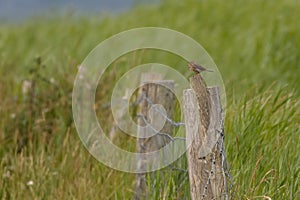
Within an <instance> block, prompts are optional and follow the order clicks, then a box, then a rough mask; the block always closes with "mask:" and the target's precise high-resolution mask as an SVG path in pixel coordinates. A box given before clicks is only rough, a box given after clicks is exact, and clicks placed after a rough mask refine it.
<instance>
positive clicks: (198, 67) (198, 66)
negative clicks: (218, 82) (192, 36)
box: [188, 61, 213, 74]
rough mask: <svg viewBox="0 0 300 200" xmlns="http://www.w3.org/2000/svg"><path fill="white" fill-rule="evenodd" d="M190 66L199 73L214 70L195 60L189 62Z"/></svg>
mask: <svg viewBox="0 0 300 200" xmlns="http://www.w3.org/2000/svg"><path fill="white" fill-rule="evenodd" d="M188 66H189V69H190V70H192V71H194V72H195V73H196V74H199V73H201V72H204V71H208V72H213V71H212V70H209V69H206V68H204V67H202V66H201V65H199V64H196V63H195V62H193V61H191V62H188Z"/></svg>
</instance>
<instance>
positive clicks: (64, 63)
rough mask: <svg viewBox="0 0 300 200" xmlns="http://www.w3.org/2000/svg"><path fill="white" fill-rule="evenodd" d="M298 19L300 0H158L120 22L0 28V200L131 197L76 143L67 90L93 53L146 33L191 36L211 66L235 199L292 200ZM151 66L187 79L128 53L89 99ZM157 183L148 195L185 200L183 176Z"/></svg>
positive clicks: (298, 194) (128, 177) (299, 113)
mask: <svg viewBox="0 0 300 200" xmlns="http://www.w3.org/2000/svg"><path fill="white" fill-rule="evenodd" d="M299 11H300V4H299V2H298V1H296V0H295V1H292V0H287V1H270V0H265V1H259V0H254V1H242V0H237V1H227V2H222V1H218V0H211V1H200V0H199V1H196V0H186V1H184V2H175V1H172V0H166V1H164V2H163V3H162V4H160V5H156V6H153V5H152V6H139V7H137V8H134V9H132V10H130V11H128V12H126V13H122V14H120V15H118V16H107V17H103V16H102V17H99V18H98V17H95V16H93V17H92V18H76V19H74V18H72V16H69V15H68V16H67V15H66V16H61V17H57V18H53V19H41V18H36V19H32V20H30V21H28V22H24V23H21V24H4V23H3V24H1V25H0V73H1V78H0V99H1V103H0V113H1V118H0V158H1V160H0V197H1V199H131V198H132V196H133V193H134V178H135V175H133V174H128V173H123V172H118V171H115V170H112V169H110V168H108V167H106V166H104V165H102V164H100V163H99V162H98V161H96V160H95V159H94V158H92V157H91V155H90V154H89V153H88V152H87V151H86V150H85V148H84V147H83V145H82V144H81V142H80V140H79V137H78V136H77V133H76V130H75V127H74V123H73V119H72V113H71V93H72V87H73V81H74V78H75V75H76V72H77V66H78V65H79V64H80V63H81V62H82V61H83V59H84V58H85V56H86V55H87V54H88V52H89V51H90V50H92V48H93V47H94V46H96V45H97V44H98V43H99V42H101V41H102V40H104V39H105V38H107V37H109V36H112V35H114V34H116V33H118V32H121V31H123V30H127V29H130V28H134V27H143V26H161V27H167V28H171V29H175V30H177V31H181V32H183V33H185V34H187V35H189V36H191V37H193V38H194V39H195V40H197V41H198V42H199V43H201V44H202V45H203V46H204V47H205V48H206V49H207V51H208V52H209V54H210V55H211V56H212V58H213V59H214V60H215V62H216V64H217V66H218V67H219V69H220V71H221V73H222V75H223V79H224V82H225V87H226V90H227V103H228V105H227V106H226V111H227V117H226V123H225V130H226V150H227V156H228V162H229V165H230V169H231V174H232V177H233V182H234V187H233V191H234V199H267V197H270V198H272V199H295V200H297V199H300V189H299V188H300V159H299V149H300V145H299V139H300V124H299V117H300V110H299V106H300V105H299V104H300V95H299V94H300V90H299V85H300V79H299V75H300V67H299V66H300V26H299V22H298V19H300V12H299ZM178 48H180V47H178ZM137 58H138V59H137ZM148 61H152V62H153V61H155V62H161V63H166V64H169V65H171V66H173V67H174V68H176V69H177V70H178V71H180V72H182V73H183V74H184V75H186V76H188V75H189V74H187V73H186V68H185V67H184V66H183V65H182V64H181V62H179V61H180V60H179V59H178V58H177V57H175V56H172V55H167V54H164V53H161V52H153V51H146V52H141V51H138V52H133V53H130V54H128V55H126V56H124V58H122V59H120V61H119V62H116V63H115V65H114V66H112V67H111V68H110V70H109V72H108V73H107V75H106V76H105V77H104V80H103V82H109V83H111V84H107V86H106V87H102V88H101V90H99V91H98V92H97V99H96V103H98V104H99V105H101V104H102V103H103V102H106V101H108V100H109V95H108V94H110V93H111V91H112V88H113V84H114V83H115V81H116V80H117V79H118V77H120V76H121V75H122V74H124V73H125V72H126V71H127V70H128V69H130V68H131V66H134V65H135V64H139V63H141V62H142V63H143V62H148ZM117 69H118V70H117ZM24 80H31V81H33V82H34V83H35V86H34V88H35V89H34V94H31V93H30V92H29V93H28V94H25V95H24V94H23V93H22V83H23V81H24ZM33 96H34V98H33ZM103 99H104V100H103ZM98 114H99V116H101V115H107V114H108V111H102V110H99V111H98ZM111 120H112V119H111V118H109V120H106V121H105V120H103V119H100V123H103V124H104V123H105V124H109V123H107V121H109V122H110V121H111ZM106 128H107V130H109V128H110V127H109V126H108V125H106ZM122 141H123V142H124V139H123V140H122ZM128 141H129V139H128V140H126V137H125V142H128ZM120 145H121V146H122V145H124V143H123V144H122V142H120ZM125 145H126V144H125ZM183 159H184V158H183ZM183 162H184V161H183ZM178 164H179V162H178V163H176V164H175V165H178ZM183 167H184V166H183ZM162 174H163V175H162ZM153 176H155V177H156V178H155V179H153V182H152V183H151V185H149V190H150V193H151V195H152V197H153V199H189V185H188V184H189V182H188V179H187V174H186V173H184V172H179V171H171V170H168V169H164V170H162V172H159V173H156V174H155V175H153ZM29 181H33V185H31V186H30V185H27V183H28V182H29Z"/></svg>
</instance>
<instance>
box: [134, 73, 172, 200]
mask: <svg viewBox="0 0 300 200" xmlns="http://www.w3.org/2000/svg"><path fill="white" fill-rule="evenodd" d="M141 82H142V84H143V85H142V86H141V88H140V92H139V96H142V97H143V100H142V101H141V104H140V107H139V109H138V115H139V118H138V119H139V120H138V124H139V125H140V126H142V127H145V126H150V127H151V128H153V129H155V130H157V131H158V132H159V133H164V134H168V135H170V136H171V134H172V130H173V126H172V124H170V123H169V122H168V121H167V120H166V116H167V117H168V118H173V113H174V105H175V96H174V94H173V92H172V90H173V89H174V81H172V80H161V77H160V74H153V73H145V74H143V75H142V80H141ZM162 122H165V123H164V124H162ZM159 133H157V134H155V135H154V136H151V137H147V138H138V142H137V150H138V152H139V153H149V152H152V151H157V150H159V149H160V148H162V147H163V146H165V145H166V144H167V143H168V142H169V141H170V139H169V137H166V136H164V135H160V134H159ZM145 135H147V133H145V129H140V130H139V131H138V137H140V136H145ZM144 158H145V156H141V158H140V159H139V161H138V162H139V163H137V165H138V168H139V170H141V171H144V170H146V165H145V163H146V162H145V161H144V160H143V159H144ZM146 175H147V174H146V173H139V174H137V176H136V191H135V196H134V199H135V200H141V199H147V198H148V195H149V191H147V180H146Z"/></svg>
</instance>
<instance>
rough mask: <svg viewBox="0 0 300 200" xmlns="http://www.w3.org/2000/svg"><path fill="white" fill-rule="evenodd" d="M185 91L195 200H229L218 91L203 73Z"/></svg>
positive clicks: (192, 189) (191, 187)
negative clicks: (207, 83)
mask: <svg viewBox="0 0 300 200" xmlns="http://www.w3.org/2000/svg"><path fill="white" fill-rule="evenodd" d="M190 85H191V88H192V89H187V90H185V91H184V97H183V103H184V115H185V126H186V137H187V144H190V146H189V148H188V150H187V158H188V171H189V179H190V192H191V198H192V199H193V200H200V199H205V200H211V199H227V198H228V197H227V185H226V182H227V181H226V174H225V168H226V157H225V152H224V143H223V140H224V132H223V116H222V107H221V102H220V96H219V88H218V87H212V88H208V89H207V87H206V84H205V82H204V80H203V78H202V77H201V75H200V74H196V75H195V76H193V77H191V78H190Z"/></svg>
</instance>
